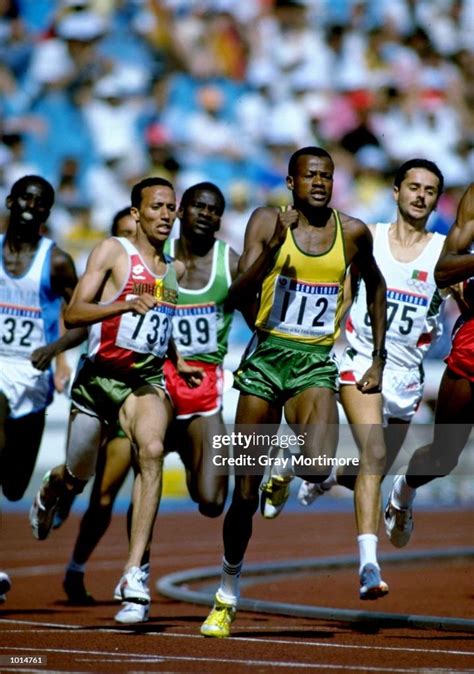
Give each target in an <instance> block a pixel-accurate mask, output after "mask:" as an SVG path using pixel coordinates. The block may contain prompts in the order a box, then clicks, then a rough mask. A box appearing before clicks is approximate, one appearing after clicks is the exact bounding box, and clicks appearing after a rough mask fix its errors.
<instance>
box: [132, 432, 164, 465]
mask: <svg viewBox="0 0 474 674" xmlns="http://www.w3.org/2000/svg"><path fill="white" fill-rule="evenodd" d="M163 458H164V444H163V442H162V441H161V440H159V439H153V440H148V441H147V442H144V443H142V444H140V445H139V447H138V463H139V465H140V466H142V465H144V464H148V463H151V464H152V465H153V464H155V463H160V462H161V461H163Z"/></svg>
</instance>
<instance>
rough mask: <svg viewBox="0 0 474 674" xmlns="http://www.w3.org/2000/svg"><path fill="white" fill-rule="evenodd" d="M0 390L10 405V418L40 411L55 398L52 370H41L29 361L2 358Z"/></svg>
mask: <svg viewBox="0 0 474 674" xmlns="http://www.w3.org/2000/svg"><path fill="white" fill-rule="evenodd" d="M0 391H1V392H2V393H3V394H4V395H5V397H6V398H7V400H8V405H9V407H10V418H13V419H17V418H18V417H24V416H25V415H26V414H31V413H32V412H39V411H40V410H43V409H44V408H45V407H47V406H48V405H49V404H50V403H51V401H52V399H53V382H52V376H51V372H50V371H49V370H46V371H45V372H41V371H40V370H37V369H36V368H34V367H33V365H32V364H31V363H28V362H27V361H21V362H18V361H14V360H12V361H8V360H7V359H5V358H2V364H1V367H0Z"/></svg>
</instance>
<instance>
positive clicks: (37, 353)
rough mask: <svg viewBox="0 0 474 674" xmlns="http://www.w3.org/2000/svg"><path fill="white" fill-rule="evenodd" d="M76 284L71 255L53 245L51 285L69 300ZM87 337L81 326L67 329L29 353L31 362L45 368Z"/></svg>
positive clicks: (37, 367) (39, 367)
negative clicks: (57, 337) (55, 358)
mask: <svg viewBox="0 0 474 674" xmlns="http://www.w3.org/2000/svg"><path fill="white" fill-rule="evenodd" d="M76 285H77V275H76V268H75V266H74V262H73V260H72V258H71V256H70V255H69V254H68V253H66V252H65V251H63V250H61V249H60V248H57V247H56V246H54V247H53V249H52V252H51V287H52V289H53V290H55V292H56V293H57V294H58V295H60V296H61V297H62V298H63V299H64V300H65V302H69V300H70V299H71V297H72V294H73V292H74V288H75V287H76ZM86 337H87V331H86V330H85V329H83V328H75V329H74V330H67V331H65V332H64V334H62V335H61V337H60V338H59V339H57V340H56V341H54V342H51V344H46V346H41V347H39V348H38V349H35V350H34V351H33V353H32V354H31V362H32V364H33V366H34V367H35V368H36V369H37V370H46V368H48V367H49V365H50V363H51V360H52V359H53V358H54V357H55V356H57V355H58V354H60V353H62V352H63V351H67V350H68V349H73V348H74V347H75V346H78V345H79V344H81V343H82V342H83V341H84V340H85V339H86Z"/></svg>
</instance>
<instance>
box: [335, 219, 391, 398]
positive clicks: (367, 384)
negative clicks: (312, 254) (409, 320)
mask: <svg viewBox="0 0 474 674" xmlns="http://www.w3.org/2000/svg"><path fill="white" fill-rule="evenodd" d="M341 217H342V220H343V227H344V236H345V244H346V257H347V260H348V262H351V263H352V262H353V263H354V264H355V265H356V266H357V268H358V269H359V270H360V275H361V278H362V280H363V281H364V283H365V287H366V292H367V311H368V313H369V316H370V321H371V325H372V340H373V344H374V350H376V351H383V349H384V348H385V332H386V329H387V295H386V293H387V286H386V284H385V279H384V277H383V275H382V272H381V271H380V269H379V267H378V266H377V263H376V261H375V257H374V252H373V239H372V234H371V233H370V230H369V228H368V227H367V225H365V224H364V223H363V222H362V221H361V220H357V219H355V218H350V217H349V216H343V215H342V214H341ZM383 366H384V360H383V359H382V358H380V357H379V356H377V357H375V358H374V360H373V364H372V366H371V367H370V368H369V369H368V370H367V372H366V373H365V374H364V375H363V377H362V378H361V380H360V381H359V382H357V387H358V388H359V390H361V391H362V392H363V393H372V392H377V391H379V390H380V388H381V385H382V372H383Z"/></svg>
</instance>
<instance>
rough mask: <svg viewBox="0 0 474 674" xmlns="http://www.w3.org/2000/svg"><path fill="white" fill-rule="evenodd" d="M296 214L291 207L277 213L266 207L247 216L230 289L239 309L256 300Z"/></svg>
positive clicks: (296, 216) (296, 220) (294, 221)
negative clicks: (239, 256) (241, 248)
mask: <svg viewBox="0 0 474 674" xmlns="http://www.w3.org/2000/svg"><path fill="white" fill-rule="evenodd" d="M298 217H299V214H298V211H297V210H296V209H294V208H291V209H289V210H287V211H280V212H279V211H277V210H276V209H275V208H268V207H262V208H257V209H256V210H255V211H254V212H253V213H252V215H251V216H250V220H249V222H248V224H247V229H246V231H245V240H244V252H243V253H242V256H241V258H240V262H239V268H238V276H237V278H236V280H235V281H234V283H233V284H232V285H231V287H230V290H229V296H230V298H231V301H233V302H234V303H235V306H236V307H237V308H238V309H240V310H241V311H242V309H243V308H244V307H245V306H246V305H247V304H248V303H249V302H253V301H255V298H256V296H257V294H258V293H259V291H260V287H261V284H262V281H263V279H264V277H265V274H266V273H267V271H268V268H269V266H270V265H271V264H272V262H273V260H274V257H275V253H276V251H277V250H278V248H280V246H281V245H282V244H283V242H284V241H285V238H286V232H287V230H288V228H289V227H296V225H297V224H298Z"/></svg>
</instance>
